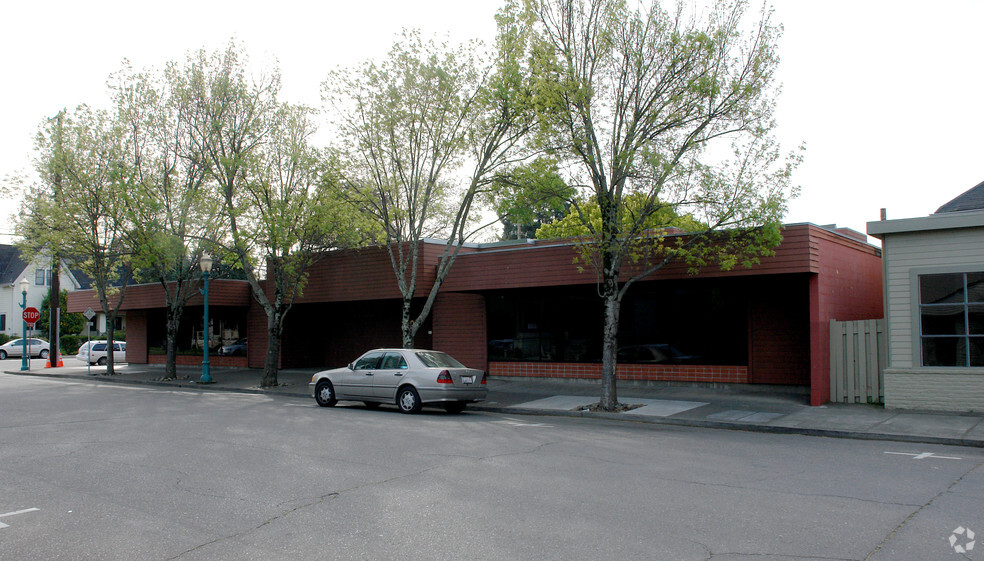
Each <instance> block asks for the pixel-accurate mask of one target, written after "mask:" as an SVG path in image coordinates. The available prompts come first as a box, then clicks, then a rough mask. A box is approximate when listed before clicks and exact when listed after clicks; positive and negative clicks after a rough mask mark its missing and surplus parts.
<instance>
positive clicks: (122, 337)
mask: <svg viewBox="0 0 984 561" xmlns="http://www.w3.org/2000/svg"><path fill="white" fill-rule="evenodd" d="M113 341H126V331H122V330H121V331H114V332H113Z"/></svg>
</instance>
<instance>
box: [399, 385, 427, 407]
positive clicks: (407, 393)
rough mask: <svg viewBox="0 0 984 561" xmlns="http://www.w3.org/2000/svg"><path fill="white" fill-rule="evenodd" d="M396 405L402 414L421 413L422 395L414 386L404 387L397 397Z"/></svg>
mask: <svg viewBox="0 0 984 561" xmlns="http://www.w3.org/2000/svg"><path fill="white" fill-rule="evenodd" d="M396 405H397V407H399V408H400V412H401V413H419V412H420V407H421V403H420V395H419V394H418V393H417V390H415V389H413V386H404V387H403V388H401V389H400V393H398V394H397V395H396Z"/></svg>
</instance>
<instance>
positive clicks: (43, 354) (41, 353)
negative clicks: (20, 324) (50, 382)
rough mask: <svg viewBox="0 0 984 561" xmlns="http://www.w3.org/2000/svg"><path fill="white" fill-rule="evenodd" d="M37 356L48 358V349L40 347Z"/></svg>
mask: <svg viewBox="0 0 984 561" xmlns="http://www.w3.org/2000/svg"><path fill="white" fill-rule="evenodd" d="M38 358H48V349H41V352H40V353H38Z"/></svg>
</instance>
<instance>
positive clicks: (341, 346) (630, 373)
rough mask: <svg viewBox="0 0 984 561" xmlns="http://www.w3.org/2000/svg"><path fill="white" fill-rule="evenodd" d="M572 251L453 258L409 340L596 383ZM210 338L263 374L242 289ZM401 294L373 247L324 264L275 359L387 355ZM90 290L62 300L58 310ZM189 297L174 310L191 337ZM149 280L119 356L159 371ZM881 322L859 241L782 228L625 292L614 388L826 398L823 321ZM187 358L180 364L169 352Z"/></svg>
mask: <svg viewBox="0 0 984 561" xmlns="http://www.w3.org/2000/svg"><path fill="white" fill-rule="evenodd" d="M421 249H422V251H421V254H422V260H421V265H420V270H419V272H418V294H420V295H421V300H422V299H423V296H424V295H426V294H427V292H428V291H429V290H430V288H431V286H432V285H433V281H434V275H435V265H436V263H437V261H438V259H439V257H440V253H441V250H442V249H443V242H441V243H430V242H423V247H422V248H421ZM576 251H577V250H576V246H575V245H574V244H572V243H566V242H563V241H541V240H529V241H527V240H520V241H515V242H503V243H496V244H479V245H472V246H468V247H465V248H463V249H462V252H461V254H460V255H459V257H458V260H457V261H456V262H455V265H454V267H453V268H452V271H451V274H450V275H449V277H448V278H447V280H446V281H445V283H444V285H443V286H442V288H441V292H440V294H439V296H438V299H437V301H436V303H435V306H434V309H433V312H432V314H431V317H430V318H429V319H428V320H427V325H425V326H424V327H423V329H421V330H420V332H419V334H418V338H417V340H416V342H415V343H416V346H418V347H421V348H435V349H439V350H443V351H447V352H449V353H450V354H452V355H453V356H455V357H456V358H458V360H460V361H462V362H463V363H465V364H466V365H468V366H470V367H473V368H480V369H483V370H487V371H488V372H489V374H490V375H492V376H537V377H543V376H549V377H575V378H599V377H600V374H601V363H600V359H601V336H602V304H601V299H600V298H599V297H598V294H597V284H596V280H597V279H596V276H595V274H594V272H593V271H592V270H591V269H590V267H583V269H584V270H583V272H582V271H581V270H579V267H578V265H577V264H576V263H575V256H576ZM210 286H211V290H210V294H209V304H210V305H209V315H210V318H213V320H212V322H213V326H212V329H213V333H216V332H223V331H227V332H229V333H232V332H233V331H235V333H236V334H237V335H239V336H242V337H246V336H247V335H248V342H249V344H248V351H247V355H246V356H244V357H214V356H213V357H212V358H211V361H212V364H213V365H214V366H222V365H238V366H249V367H256V368H259V367H262V364H263V358H264V352H265V350H266V330H265V315H264V313H263V311H262V309H261V308H260V307H259V306H257V305H256V304H255V303H254V302H253V299H252V297H251V295H250V292H249V287H248V285H246V283H245V282H242V281H222V280H216V281H212V283H211V284H210ZM399 297H400V294H399V291H398V289H397V285H396V279H395V276H394V273H393V271H392V268H391V266H390V263H389V258H388V256H387V253H386V250H385V248H379V247H374V248H366V249H359V250H345V251H337V252H332V253H329V254H326V255H325V257H324V258H323V259H322V260H321V261H319V262H318V263H317V264H316V265H315V266H314V267H313V268H312V269H311V270H310V279H309V282H308V285H307V286H306V287H305V290H304V295H303V297H302V298H300V299H299V300H298V302H297V303H296V305H295V306H294V308H293V309H292V310H291V311H290V314H289V315H288V318H287V321H286V325H285V332H284V333H285V335H284V337H283V347H282V352H281V365H282V366H283V367H285V368H297V367H326V368H328V367H337V366H342V365H345V364H347V363H348V362H350V361H351V360H352V359H354V358H355V357H357V356H358V355H359V354H361V353H362V352H364V351H366V350H367V349H370V348H374V347H384V346H399V345H400V328H399V321H400V299H399ZM90 301H91V295H88V296H86V295H84V294H80V295H74V296H73V297H72V298H71V299H70V301H69V308H70V310H73V311H74V310H75V309H83V310H84V309H85V307H86V306H87V305H89V302H90ZM201 305H202V303H201V298H200V297H196V299H194V300H192V301H191V302H190V304H189V307H188V308H187V310H186V313H185V321H184V324H185V325H186V327H185V330H186V331H187V336H186V338H187V339H189V341H190V340H191V337H192V335H191V333H192V331H193V330H194V329H195V328H196V326H197V329H199V330H200V329H201V319H198V320H197V323H196V322H195V318H201V312H202V309H201ZM163 306H164V303H163V296H162V293H161V289H160V287H159V286H156V285H138V286H133V287H130V288H129V289H128V290H127V293H126V300H125V302H124V303H123V306H122V308H123V309H124V310H125V312H126V315H127V325H128V327H127V342H128V346H127V358H128V360H129V361H130V362H135V363H146V362H161V361H163V356H162V350H161V347H162V341H163V336H164V310H163ZM881 316H882V265H881V257H880V251H879V250H878V248H876V247H874V246H871V245H869V244H867V243H866V242H865V237H864V235H863V234H859V233H857V232H853V231H850V230H845V229H836V228H833V227H820V226H816V225H813V224H794V225H788V226H786V227H785V228H784V230H783V242H782V244H781V245H780V246H779V247H777V248H776V251H775V255H774V256H772V257H768V258H764V259H762V262H761V264H759V265H757V266H755V267H752V268H749V269H742V268H736V269H734V270H731V271H721V270H717V269H713V268H709V269H706V270H704V271H702V272H701V273H700V274H699V275H690V274H688V272H687V269H686V267H685V266H683V265H673V264H671V265H669V266H667V267H665V268H663V269H661V270H660V271H657V272H656V273H654V274H652V275H650V276H649V277H647V278H645V279H643V280H642V281H639V282H637V283H636V284H635V285H633V287H632V288H630V289H629V292H628V294H627V296H626V298H625V300H624V301H623V304H622V313H621V326H620V332H619V345H620V348H621V349H622V352H621V353H620V354H621V355H622V359H621V360H620V364H619V367H618V372H619V377H620V378H621V379H633V380H661V381H663V380H665V381H684V382H708V383H747V384H779V385H796V386H808V387H809V388H810V394H811V403H813V404H814V405H819V404H821V403H824V402H826V401H828V400H829V396H830V383H829V327H828V325H829V321H830V320H831V319H837V320H854V319H871V318H880V317H881ZM179 358H180V359H181V360H183V361H187V363H189V364H198V363H200V362H201V357H200V356H195V355H193V354H189V355H184V356H181V357H179Z"/></svg>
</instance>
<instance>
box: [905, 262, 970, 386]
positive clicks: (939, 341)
mask: <svg viewBox="0 0 984 561" xmlns="http://www.w3.org/2000/svg"><path fill="white" fill-rule="evenodd" d="M919 324H920V339H921V352H922V365H923V366H965V367H966V366H984V273H943V274H935V275H920V276H919Z"/></svg>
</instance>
